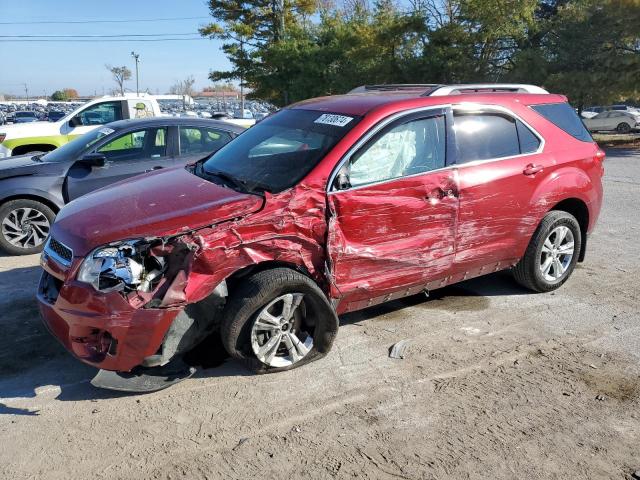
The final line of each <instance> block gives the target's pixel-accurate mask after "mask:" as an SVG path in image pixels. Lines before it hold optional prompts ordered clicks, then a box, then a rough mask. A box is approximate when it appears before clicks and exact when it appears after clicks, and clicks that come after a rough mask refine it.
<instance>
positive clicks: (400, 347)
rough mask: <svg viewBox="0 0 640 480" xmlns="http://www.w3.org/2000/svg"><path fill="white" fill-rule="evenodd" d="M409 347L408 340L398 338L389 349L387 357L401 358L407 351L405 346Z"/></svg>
mask: <svg viewBox="0 0 640 480" xmlns="http://www.w3.org/2000/svg"><path fill="white" fill-rule="evenodd" d="M408 347H409V340H400V341H399V342H397V343H395V344H394V345H392V346H391V348H390V349H389V358H396V359H398V360H403V359H404V356H405V354H406V353H407V348H408Z"/></svg>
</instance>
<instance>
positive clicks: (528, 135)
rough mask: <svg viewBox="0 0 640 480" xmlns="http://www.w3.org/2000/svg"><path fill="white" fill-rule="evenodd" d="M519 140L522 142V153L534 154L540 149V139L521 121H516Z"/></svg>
mask: <svg viewBox="0 0 640 480" xmlns="http://www.w3.org/2000/svg"><path fill="white" fill-rule="evenodd" d="M516 129H517V130H518V140H519V141H520V153H533V152H535V151H536V150H538V147H540V139H539V138H538V137H536V136H535V135H534V134H533V132H532V131H531V130H529V128H528V127H527V126H526V125H525V124H524V123H522V122H521V121H520V120H516Z"/></svg>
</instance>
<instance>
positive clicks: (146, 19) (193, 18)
mask: <svg viewBox="0 0 640 480" xmlns="http://www.w3.org/2000/svg"><path fill="white" fill-rule="evenodd" d="M205 19H209V17H172V18H138V19H131V20H43V21H31V22H0V25H36V24H45V23H46V24H70V23H137V22H168V21H174V20H205Z"/></svg>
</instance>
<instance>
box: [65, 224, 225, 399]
mask: <svg viewBox="0 0 640 480" xmlns="http://www.w3.org/2000/svg"><path fill="white" fill-rule="evenodd" d="M197 251H198V246H197V245H195V244H194V243H193V242H191V241H190V237H184V236H181V237H173V238H169V239H165V238H141V239H133V240H126V241H122V242H117V243H113V244H110V245H107V246H103V247H100V248H97V249H95V250H94V251H93V252H91V253H90V254H89V255H88V256H87V257H86V258H85V259H84V260H83V262H82V264H81V265H80V267H79V268H78V272H77V275H76V279H77V281H78V282H81V283H84V284H87V285H90V286H91V288H93V289H95V290H96V291H98V292H100V293H101V294H104V297H105V298H118V297H120V298H121V299H122V300H125V301H126V303H127V304H128V305H129V307H130V308H132V309H133V311H134V312H137V314H136V315H144V314H145V312H149V313H152V312H162V311H166V312H173V313H174V314H175V316H174V317H173V320H172V321H171V323H170V326H169V327H168V328H167V329H166V332H165V333H164V335H163V337H162V342H161V344H160V346H159V347H158V348H157V350H156V351H155V352H153V353H152V354H150V355H149V354H147V355H146V356H145V357H144V358H143V359H142V361H141V362H140V363H139V364H138V365H137V366H136V367H135V368H134V369H132V370H130V371H128V372H126V371H120V369H119V368H116V369H114V368H109V370H110V371H105V370H101V371H100V372H99V373H98V375H97V376H96V377H95V378H94V379H93V381H92V383H93V384H94V385H95V386H98V387H101V388H109V389H116V390H126V391H153V390H157V389H160V388H166V387H167V386H169V385H171V384H173V383H175V382H176V381H179V380H181V379H184V378H188V377H189V376H191V375H192V374H193V372H194V369H193V367H189V366H188V365H186V364H185V363H184V362H183V361H182V356H183V354H185V353H187V352H188V351H190V350H191V349H192V348H193V347H195V346H196V345H197V344H198V343H200V342H201V341H202V340H204V339H205V338H206V337H207V336H208V335H210V334H211V333H213V332H214V331H215V328H216V326H217V325H218V322H217V321H218V314H219V313H220V312H221V310H222V307H223V306H224V302H225V298H226V296H227V289H226V283H225V282H224V281H222V282H221V283H220V284H219V285H218V286H217V288H215V289H214V291H213V292H212V294H210V295H208V296H207V297H206V298H204V299H202V300H200V301H198V302H195V303H188V302H187V301H186V294H185V289H186V285H187V278H188V275H189V273H190V270H191V266H192V262H193V257H194V254H195V253H196V252H197ZM114 295H115V297H114ZM115 322H118V320H115V321H114V323H115ZM119 323H123V322H122V321H119ZM131 327H132V328H134V329H135V328H137V325H131ZM114 330H116V329H114ZM130 333H131V330H129V331H128V332H127V333H126V335H127V336H129V337H130ZM141 333H142V332H141ZM109 335H111V333H109ZM114 338H115V339H117V334H116V333H114ZM85 346H86V344H85ZM107 353H108V352H107ZM93 364H95V362H94V363H93ZM96 366H102V365H96ZM114 370H115V371H114ZM168 377H171V379H172V380H169V379H168Z"/></svg>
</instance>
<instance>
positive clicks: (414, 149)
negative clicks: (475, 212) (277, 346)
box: [328, 109, 458, 313]
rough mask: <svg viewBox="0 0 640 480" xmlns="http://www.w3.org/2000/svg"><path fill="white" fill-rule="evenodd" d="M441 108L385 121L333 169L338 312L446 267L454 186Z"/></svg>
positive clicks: (415, 287)
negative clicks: (382, 125)
mask: <svg viewBox="0 0 640 480" xmlns="http://www.w3.org/2000/svg"><path fill="white" fill-rule="evenodd" d="M447 113H448V112H447V111H446V110H444V109H438V110H435V111H434V110H430V111H428V112H422V113H420V114H412V115H410V116H408V117H403V118H401V119H398V120H396V121H393V122H391V123H390V124H389V125H388V126H386V127H385V128H383V129H381V130H380V131H379V132H378V133H376V134H375V135H373V136H372V137H371V138H370V139H369V140H368V141H366V143H364V145H363V146H362V147H361V148H359V149H358V150H356V151H355V152H354V153H353V154H352V155H350V156H349V157H348V158H347V160H346V161H345V162H344V164H342V165H341V166H340V168H339V170H338V171H337V172H336V174H335V178H334V180H333V182H332V183H333V184H332V191H330V192H329V193H328V208H329V215H330V217H329V234H328V258H329V270H330V274H331V281H332V292H331V294H332V297H334V298H340V303H339V306H338V311H339V312H340V313H341V312H345V311H350V310H357V309H360V308H363V307H366V306H368V305H373V304H376V303H381V302H383V301H386V300H389V299H391V298H398V297H400V296H405V295H409V294H412V293H417V292H419V291H420V290H421V289H423V288H425V286H426V284H427V283H429V282H432V281H434V280H437V279H441V278H444V277H446V276H447V274H448V273H449V271H450V270H451V267H452V263H453V256H454V248H455V234H456V223H457V214H458V186H457V172H456V171H455V169H453V168H449V167H448V166H447V161H446V159H447V144H448V141H447V138H448V137H449V135H448V133H447V132H448V126H447V124H448V121H447V117H448V115H447ZM449 118H450V117H449Z"/></svg>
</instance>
